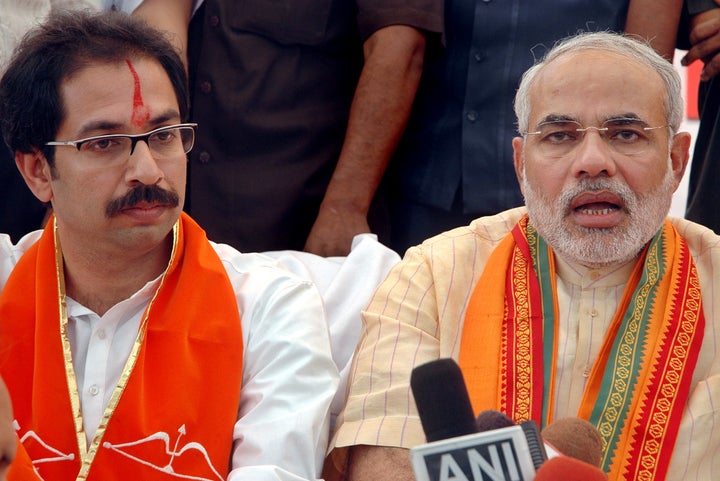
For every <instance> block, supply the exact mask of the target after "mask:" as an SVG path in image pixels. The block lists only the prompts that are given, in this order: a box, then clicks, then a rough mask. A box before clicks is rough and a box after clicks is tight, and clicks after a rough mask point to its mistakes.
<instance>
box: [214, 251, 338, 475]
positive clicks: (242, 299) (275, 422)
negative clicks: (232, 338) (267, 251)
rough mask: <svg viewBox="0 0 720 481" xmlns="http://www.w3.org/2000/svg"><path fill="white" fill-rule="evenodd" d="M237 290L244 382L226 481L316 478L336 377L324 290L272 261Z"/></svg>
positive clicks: (248, 278)
mask: <svg viewBox="0 0 720 481" xmlns="http://www.w3.org/2000/svg"><path fill="white" fill-rule="evenodd" d="M279 271H280V272H281V274H278V272H279ZM238 287H240V288H241V289H240V291H241V294H240V296H239V297H238V304H239V308H240V311H241V318H242V328H243V338H244V352H243V382H242V391H241V394H240V407H239V411H238V420H237V422H236V424H235V429H234V441H235V442H234V448H233V456H232V471H231V472H230V475H229V476H228V481H300V480H316V479H318V478H319V476H320V471H321V469H322V463H323V460H324V457H325V451H326V449H327V442H328V437H329V424H330V403H331V401H332V399H333V397H334V395H335V392H336V390H337V387H338V382H339V376H338V372H337V367H336V366H335V363H334V362H333V360H332V357H331V349H330V338H329V333H328V328H327V323H326V318H325V313H324V307H323V304H322V300H321V298H320V295H319V294H318V291H317V289H316V287H315V285H314V284H312V283H311V282H310V281H307V280H301V279H299V278H298V277H296V276H293V275H292V274H290V273H286V272H284V271H281V269H280V268H278V267H274V266H271V265H269V264H268V265H261V266H258V267H256V268H254V269H253V270H252V271H251V273H250V275H247V276H244V278H243V279H242V281H241V282H240V283H238V284H236V289H238Z"/></svg>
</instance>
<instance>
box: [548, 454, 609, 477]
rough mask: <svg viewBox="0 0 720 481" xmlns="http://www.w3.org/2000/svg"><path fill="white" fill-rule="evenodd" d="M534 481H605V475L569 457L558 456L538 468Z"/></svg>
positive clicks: (599, 470)
mask: <svg viewBox="0 0 720 481" xmlns="http://www.w3.org/2000/svg"><path fill="white" fill-rule="evenodd" d="M535 481H607V475H606V474H605V473H604V472H603V471H602V470H601V469H600V468H598V467H596V466H593V465H592V464H588V463H585V462H583V461H580V460H579V459H575V458H571V457H569V456H558V457H556V458H552V459H548V460H547V461H545V462H544V463H543V465H542V466H540V469H538V470H537V474H536V475H535Z"/></svg>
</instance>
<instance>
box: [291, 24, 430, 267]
mask: <svg viewBox="0 0 720 481" xmlns="http://www.w3.org/2000/svg"><path fill="white" fill-rule="evenodd" d="M364 53H365V65H364V67H363V70H362V73H361V75H360V80H359V82H358V85H357V88H356V90H355V97H354V99H353V103H352V107H351V110H350V117H349V121H348V127H347V132H346V136H345V142H344V144H343V147H342V151H341V153H340V157H339V159H338V163H337V166H336V168H335V172H334V173H333V176H332V178H331V180H330V184H329V185H328V188H327V191H326V193H325V197H324V199H323V201H322V204H321V205H320V211H319V213H318V216H317V218H316V220H315V224H314V225H313V228H312V230H311V231H310V235H309V236H308V239H307V241H306V243H305V250H306V251H308V252H313V253H315V254H319V255H323V256H334V255H347V253H348V252H350V245H351V243H352V239H353V236H355V235H356V234H360V233H363V232H370V228H369V226H368V222H367V213H368V209H369V208H370V203H371V202H372V199H373V196H374V195H375V191H376V190H377V188H378V185H379V184H380V180H381V179H382V176H383V174H384V172H385V168H386V167H387V164H388V162H389V160H390V158H391V156H392V155H393V153H394V151H395V148H396V147H397V144H398V142H399V140H400V136H401V135H402V133H403V131H404V129H405V125H406V123H407V120H408V117H409V115H410V110H411V108H412V103H413V100H414V98H415V92H416V91H417V87H418V84H419V82H420V75H421V73H422V65H423V58H424V56H425V35H424V34H423V33H422V32H421V31H419V30H417V29H415V28H413V27H409V26H405V25H392V26H389V27H385V28H382V29H380V30H377V31H376V32H375V33H373V34H372V35H371V36H370V37H369V38H368V39H367V41H366V42H365V44H364Z"/></svg>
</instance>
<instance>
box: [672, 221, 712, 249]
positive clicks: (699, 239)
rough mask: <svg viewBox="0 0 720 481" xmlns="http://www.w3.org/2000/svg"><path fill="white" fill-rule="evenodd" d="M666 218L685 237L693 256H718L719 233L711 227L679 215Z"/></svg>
mask: <svg viewBox="0 0 720 481" xmlns="http://www.w3.org/2000/svg"><path fill="white" fill-rule="evenodd" d="M668 220H669V221H670V223H671V224H672V225H673V226H674V227H675V229H677V231H678V233H679V234H680V235H681V236H682V238H683V239H685V242H687V245H688V248H689V249H690V252H691V253H692V255H693V257H699V256H702V255H707V254H710V255H713V256H720V235H718V234H716V233H715V232H714V231H713V230H712V229H710V228H708V227H705V226H704V225H701V224H698V223H696V222H693V221H690V220H687V219H683V218H679V217H668Z"/></svg>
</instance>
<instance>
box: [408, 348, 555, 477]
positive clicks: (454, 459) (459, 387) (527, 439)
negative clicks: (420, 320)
mask: <svg viewBox="0 0 720 481" xmlns="http://www.w3.org/2000/svg"><path fill="white" fill-rule="evenodd" d="M410 387H411V389H412V393H413V397H414V398H415V404H416V406H417V410H418V414H419V416H420V421H421V423H422V426H423V430H424V431H425V437H426V438H427V441H428V444H423V445H420V446H416V447H414V448H412V449H411V450H410V459H411V462H412V465H413V471H414V473H415V479H416V480H417V481H442V480H450V479H458V480H459V479H467V480H468V481H482V480H484V479H492V480H493V481H531V480H532V479H533V478H534V477H535V472H536V470H537V469H538V468H539V467H540V465H541V464H542V463H543V462H544V461H545V460H546V459H547V457H546V454H545V449H544V447H543V443H542V440H541V439H540V433H539V430H538V428H537V425H536V424H535V423H534V422H533V421H526V422H524V423H521V424H519V425H515V424H514V423H512V420H509V418H508V419H507V421H510V424H511V425H510V426H508V423H507V421H506V420H504V419H501V418H498V417H497V416H496V415H495V414H485V415H482V416H481V417H482V419H479V420H478V421H480V422H481V423H482V424H483V425H485V423H486V421H487V418H488V417H489V418H492V419H494V421H492V422H490V423H489V425H490V426H495V425H496V424H493V423H498V422H499V423H500V425H502V426H504V427H502V428H501V429H493V428H491V429H490V430H488V431H484V432H481V433H478V432H477V431H478V427H477V424H476V419H475V415H474V414H473V410H472V405H471V403H470V399H469V396H468V393H467V389H466V387H465V381H464V380H463V377H462V372H461V371H460V367H459V366H458V365H457V363H455V361H454V360H452V359H438V360H436V361H432V362H429V363H427V364H423V365H421V366H418V367H416V368H415V369H413V371H412V374H411V377H410ZM481 414H482V413H481ZM500 414H501V413H500ZM501 416H504V415H501ZM505 417H506V418H507V416H505Z"/></svg>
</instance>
